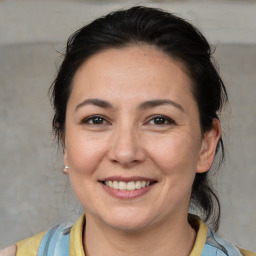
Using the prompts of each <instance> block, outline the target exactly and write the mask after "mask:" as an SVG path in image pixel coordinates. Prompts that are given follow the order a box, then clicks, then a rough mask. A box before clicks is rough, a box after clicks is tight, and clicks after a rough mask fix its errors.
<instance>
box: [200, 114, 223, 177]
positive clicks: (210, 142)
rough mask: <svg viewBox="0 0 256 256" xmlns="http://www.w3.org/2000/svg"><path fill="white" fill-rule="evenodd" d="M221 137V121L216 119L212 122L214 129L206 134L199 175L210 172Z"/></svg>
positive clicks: (201, 152) (202, 146)
mask: <svg viewBox="0 0 256 256" xmlns="http://www.w3.org/2000/svg"><path fill="white" fill-rule="evenodd" d="M220 137H221V127H220V121H219V120H218V119H216V118H214V119H213V121H212V128H211V129H210V130H209V131H208V132H206V133H205V134H204V137H203V141H202V145H201V150H200V155H199V159H198V163H197V169H196V172H197V173H203V172H207V171H209V170H210V168H211V166H212V163H213V160H214V157H215V152H216V147H217V144H218V142H219V139H220Z"/></svg>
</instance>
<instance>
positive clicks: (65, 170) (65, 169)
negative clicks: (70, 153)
mask: <svg viewBox="0 0 256 256" xmlns="http://www.w3.org/2000/svg"><path fill="white" fill-rule="evenodd" d="M62 173H63V174H68V166H67V165H65V167H64V168H63V170H62Z"/></svg>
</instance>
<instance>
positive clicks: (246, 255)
mask: <svg viewBox="0 0 256 256" xmlns="http://www.w3.org/2000/svg"><path fill="white" fill-rule="evenodd" d="M237 248H238V249H239V251H240V253H241V254H242V256H256V253H255V252H251V251H248V250H246V249H242V248H239V247H237Z"/></svg>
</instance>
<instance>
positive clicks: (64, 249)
mask: <svg viewBox="0 0 256 256" xmlns="http://www.w3.org/2000/svg"><path fill="white" fill-rule="evenodd" d="M70 229H71V226H70V225H67V224H61V225H58V226H55V227H53V228H51V229H49V230H48V231H47V232H46V233H45V235H44V236H43V238H42V240H41V243H40V246H39V249H38V253H37V256H69V241H70Z"/></svg>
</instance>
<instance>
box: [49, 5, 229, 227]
mask: <svg viewBox="0 0 256 256" xmlns="http://www.w3.org/2000/svg"><path fill="white" fill-rule="evenodd" d="M140 44H147V45H152V46H154V47H157V48H158V49H160V50H162V51H163V52H164V53H165V54H166V55H168V56H170V57H172V58H174V59H177V60H178V61H180V62H181V63H183V65H184V67H185V69H186V72H187V74H188V75H189V77H190V78H191V81H192V83H193V85H192V90H193V95H194V98H195V100H196V102H197V105H198V108H199V114H200V122H201V123H200V125H201V130H202V134H204V133H205V132H207V131H208V130H210V128H212V123H213V119H215V118H216V119H219V117H218V114H217V113H219V112H220V111H221V109H222V107H223V105H224V103H225V102H226V101H228V97H227V93H226V89H225V86H224V84H223V82H222V80H221V78H220V76H219V74H218V72H217V70H216V68H215V66H214V61H213V58H212V51H211V48H210V45H209V43H208V42H207V40H206V39H205V37H204V36H203V35H202V34H201V32H200V31H199V30H198V29H197V28H195V27H194V26H193V25H191V24H190V23H188V22H186V21H185V20H184V19H182V18H180V17H177V16H175V15H173V14H171V13H169V12H165V11H163V10H160V9H155V8H148V7H143V6H136V7H132V8H130V9H126V10H119V11H116V12H112V13H110V14H108V15H106V16H104V17H101V18H98V19H96V20H94V21H93V22H91V23H90V24H88V25H86V26H84V27H82V28H81V29H79V30H78V31H76V32H75V33H74V34H73V35H71V36H70V38H69V39H68V42H67V47H66V53H65V55H64V60H63V62H62V64H61V66H60V68H59V70H58V74H57V77H56V79H55V81H54V82H53V84H52V86H51V88H50V94H51V100H52V104H53V107H54V111H55V114H54V118H53V123H52V125H53V129H54V131H55V134H56V136H57V138H58V140H59V141H60V140H61V138H62V135H63V134H64V131H65V118H66V107H67V102H68V99H69V96H70V93H71V91H72V80H73V77H74V75H75V73H76V71H77V70H78V68H79V67H80V66H81V65H82V64H83V63H84V62H85V61H86V59H88V58H89V57H90V56H92V55H94V54H96V53H98V52H100V51H102V50H104V49H109V48H122V47H126V46H129V45H140ZM216 155H218V156H219V157H218V159H215V162H216V161H219V164H220V163H221V162H222V161H223V160H224V146H223V141H222V138H220V140H219V142H218V146H217V150H216ZM216 155H215V156H216ZM215 158H216V157H215ZM215 166H216V164H215ZM217 166H218V165H217ZM211 171H212V170H211ZM208 177H209V171H208V172H206V173H200V174H199V173H197V174H196V177H195V180H194V184H193V187H192V194H191V204H192V205H193V206H196V207H197V209H199V210H200V212H201V215H202V216H201V217H202V218H203V219H204V220H205V221H206V222H208V223H209V224H210V226H211V227H212V228H213V229H214V230H217V229H218V227H219V221H220V204H219V200H218V198H217V196H216V194H215V193H214V191H213V189H212V186H211V184H210V181H209V178H208Z"/></svg>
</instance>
